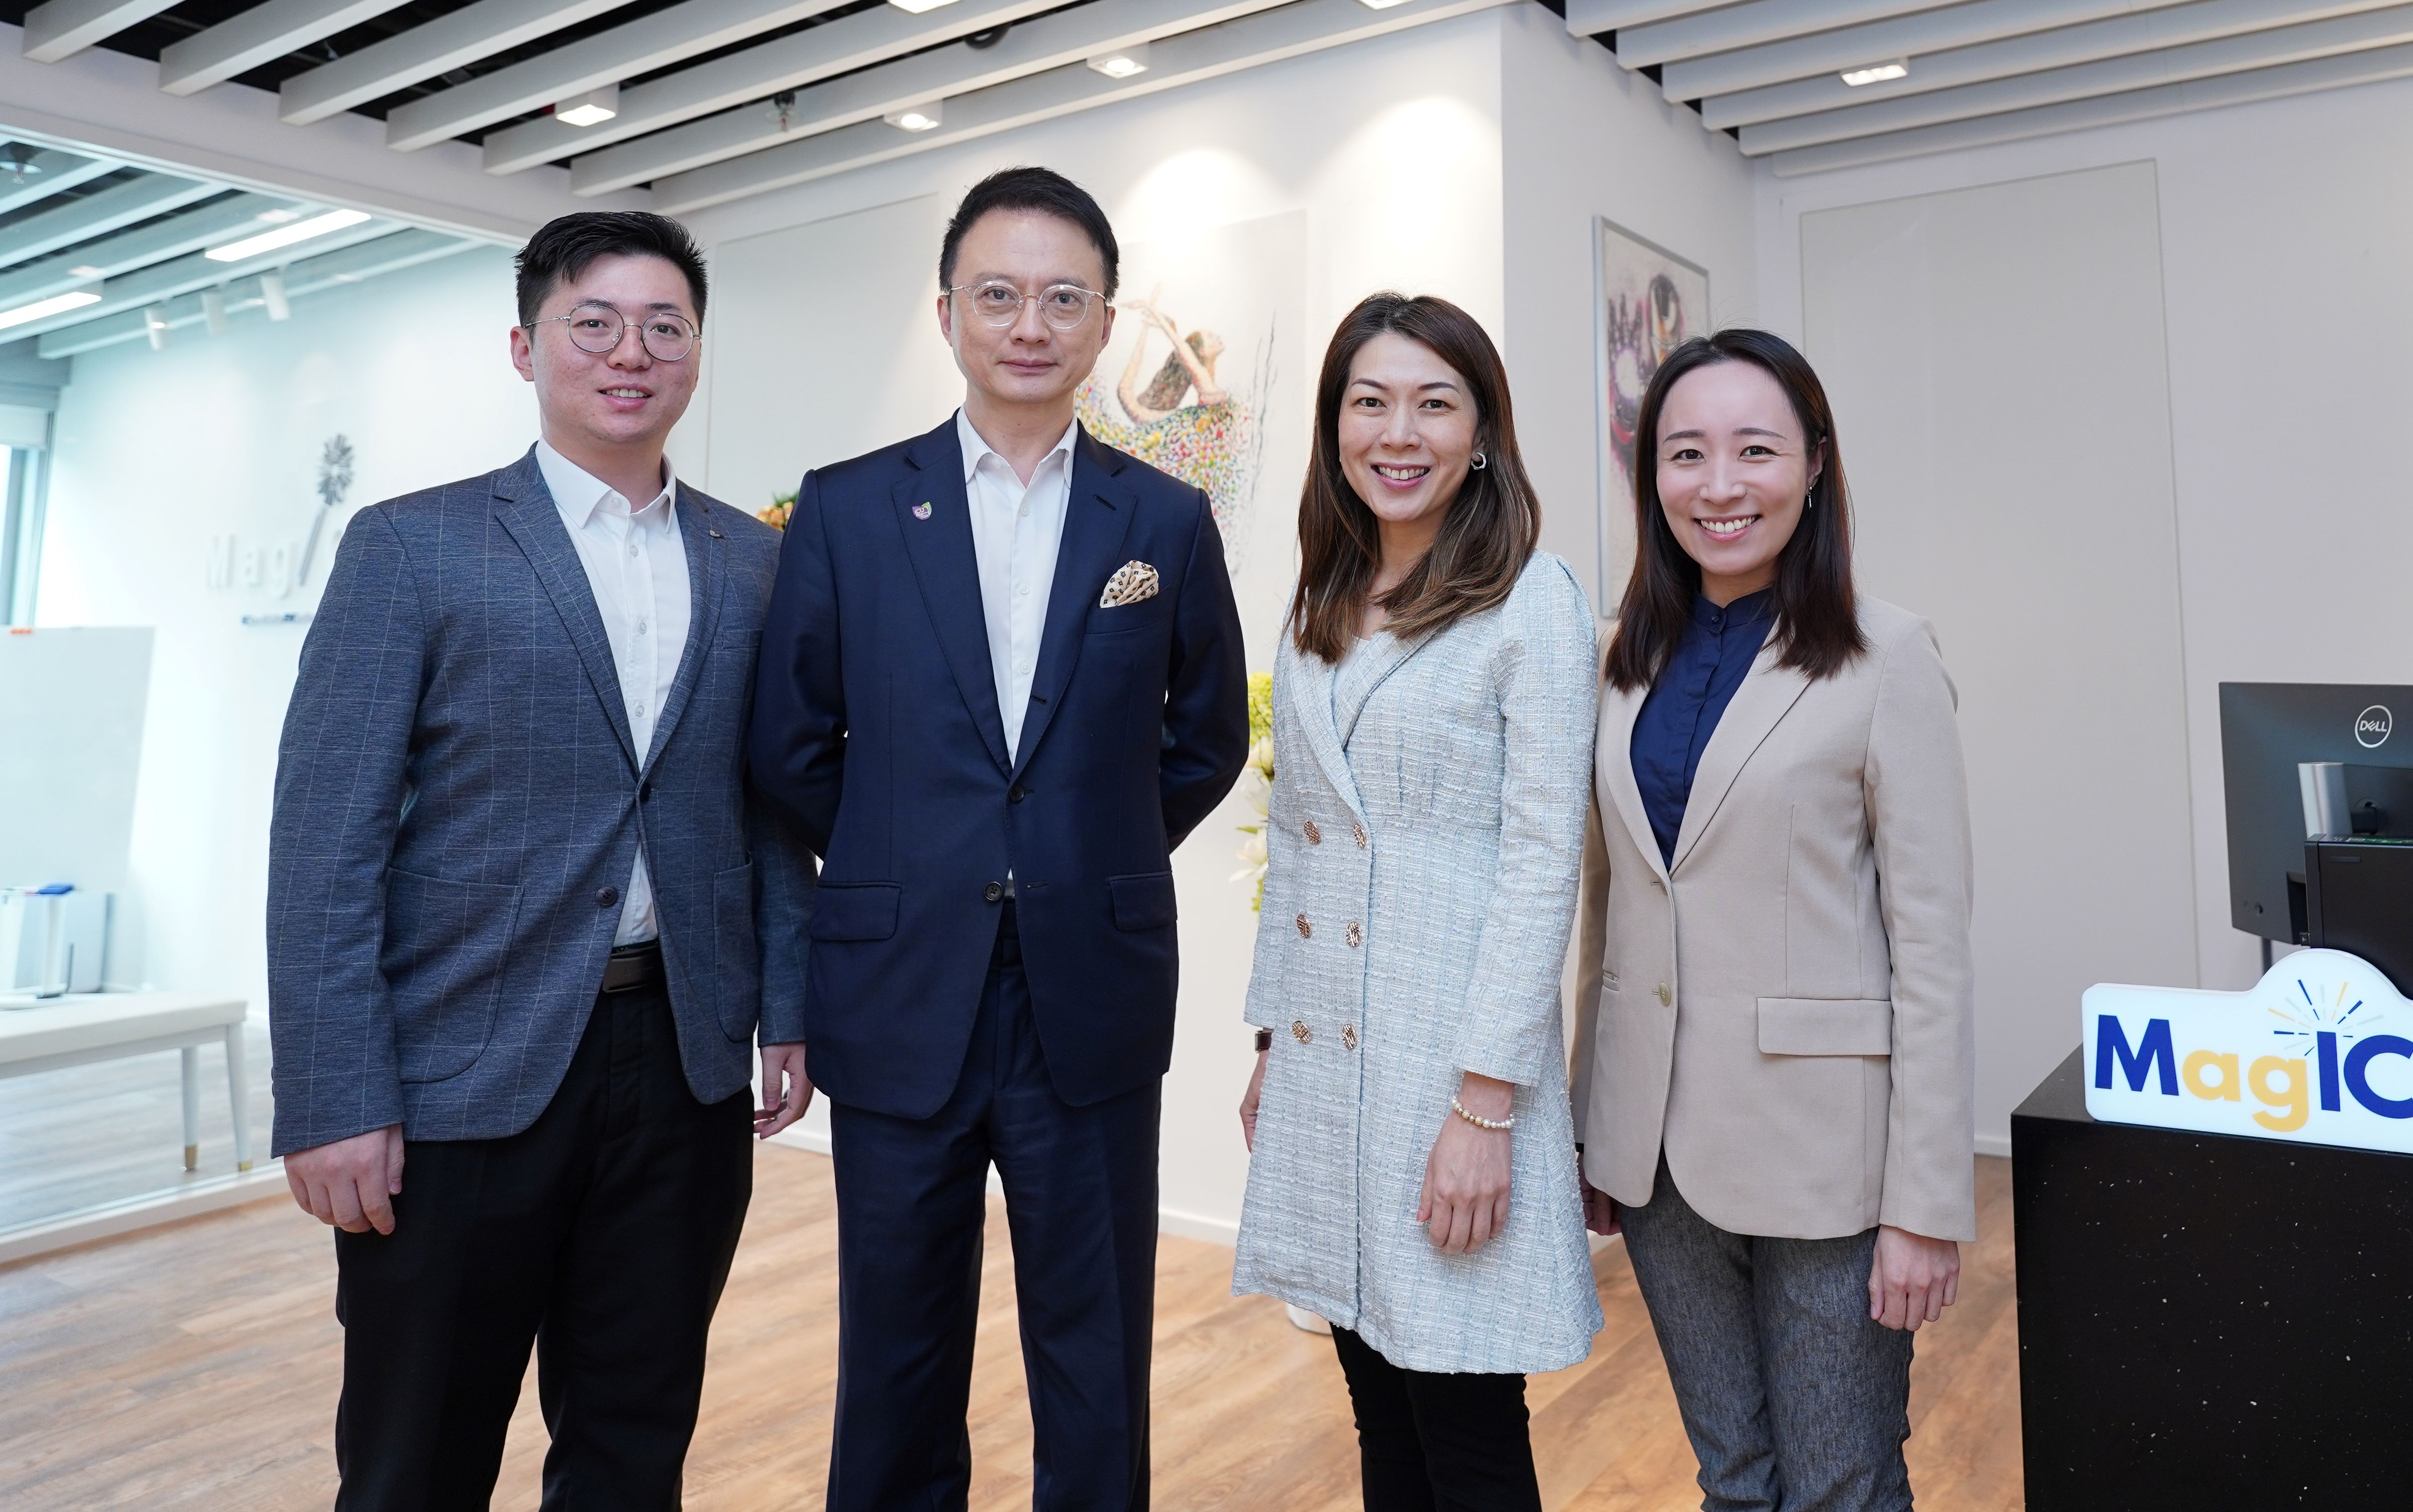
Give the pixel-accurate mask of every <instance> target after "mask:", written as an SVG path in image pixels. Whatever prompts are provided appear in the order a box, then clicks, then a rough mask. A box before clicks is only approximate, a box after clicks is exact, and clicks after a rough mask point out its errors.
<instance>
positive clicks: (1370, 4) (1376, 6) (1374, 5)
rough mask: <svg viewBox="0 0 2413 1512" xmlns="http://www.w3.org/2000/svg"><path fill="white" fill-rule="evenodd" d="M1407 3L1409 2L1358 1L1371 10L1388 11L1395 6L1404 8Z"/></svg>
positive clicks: (1403, 0) (1385, 0) (1404, 0)
mask: <svg viewBox="0 0 2413 1512" xmlns="http://www.w3.org/2000/svg"><path fill="white" fill-rule="evenodd" d="M1407 3H1408V0H1358V4H1360V5H1362V6H1364V7H1366V8H1367V9H1369V10H1388V9H1390V8H1391V7H1393V6H1403V5H1406V4H1407Z"/></svg>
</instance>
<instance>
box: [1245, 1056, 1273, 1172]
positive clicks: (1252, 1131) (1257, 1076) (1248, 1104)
mask: <svg viewBox="0 0 2413 1512" xmlns="http://www.w3.org/2000/svg"><path fill="white" fill-rule="evenodd" d="M1266 1054H1267V1052H1266V1051H1264V1050H1259V1051H1258V1052H1257V1069H1255V1070H1254V1071H1251V1072H1250V1073H1249V1090H1247V1091H1245V1092H1242V1093H1241V1094H1240V1137H1241V1139H1243V1140H1245V1141H1246V1142H1247V1144H1248V1147H1249V1152H1250V1153H1251V1154H1254V1153H1256V1149H1257V1098H1258V1097H1259V1096H1260V1095H1261V1094H1263V1093H1264V1091H1265V1090H1266Z"/></svg>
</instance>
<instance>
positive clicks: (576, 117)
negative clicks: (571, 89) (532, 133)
mask: <svg viewBox="0 0 2413 1512" xmlns="http://www.w3.org/2000/svg"><path fill="white" fill-rule="evenodd" d="M619 113H620V86H619V85H618V84H605V85H603V86H601V87H600V88H598V89H590V90H588V91H587V92H586V93H585V94H584V95H572V96H570V98H568V99H564V100H555V101H554V103H553V118H554V119H555V120H556V121H558V122H560V123H561V124H562V125H563V126H600V125H602V124H603V123H604V122H606V121H609V120H610V119H612V117H614V116H615V115H617V114H619Z"/></svg>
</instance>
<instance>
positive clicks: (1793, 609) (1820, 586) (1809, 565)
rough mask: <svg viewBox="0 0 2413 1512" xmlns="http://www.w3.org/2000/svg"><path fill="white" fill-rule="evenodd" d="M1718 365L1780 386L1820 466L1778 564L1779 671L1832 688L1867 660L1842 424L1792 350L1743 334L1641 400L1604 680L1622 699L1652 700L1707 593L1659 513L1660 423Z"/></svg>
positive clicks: (1685, 349)
mask: <svg viewBox="0 0 2413 1512" xmlns="http://www.w3.org/2000/svg"><path fill="white" fill-rule="evenodd" d="M1719 363H1751V364H1752V365H1753V366H1754V367H1756V368H1758V369H1760V370H1761V371H1762V372H1764V373H1766V374H1768V376H1769V377H1770V378H1774V379H1776V383H1777V387H1779V388H1781V389H1783V390H1784V396H1785V398H1786V399H1788V400H1789V401H1791V403H1792V405H1793V417H1794V419H1795V420H1797V421H1798V422H1800V425H1801V434H1802V437H1803V438H1804V439H1805V440H1806V442H1807V443H1808V447H1809V454H1810V459H1811V461H1813V462H1823V463H1824V466H1822V467H1819V469H1818V479H1817V482H1814V483H1813V484H1812V485H1811V488H1810V503H1809V507H1808V508H1807V509H1805V510H1804V511H1802V513H1801V520H1800V523H1799V524H1798V525H1797V526H1794V529H1793V536H1792V539H1790V540H1788V541H1785V543H1784V550H1783V551H1782V552H1780V553H1778V554H1777V557H1776V583H1775V595H1776V596H1775V599H1774V601H1773V603H1772V606H1771V607H1772V609H1773V612H1774V615H1775V623H1774V624H1773V625H1771V626H1770V627H1769V640H1770V642H1771V643H1772V644H1774V645H1777V646H1779V647H1780V648H1781V649H1782V655H1780V656H1779V657H1778V659H1777V665H1778V666H1781V667H1789V668H1792V669H1794V670H1796V671H1799V672H1800V673H1803V674H1806V675H1808V676H1809V677H1810V678H1811V679H1812V680H1813V681H1815V680H1816V679H1818V678H1820V677H1827V676H1831V675H1833V674H1836V673H1838V672H1841V671H1843V668H1844V667H1845V666H1847V665H1849V664H1850V662H1851V660H1852V659H1853V658H1855V657H1857V656H1858V655H1859V654H1860V653H1861V652H1863V651H1865V650H1867V649H1868V639H1867V637H1865V636H1863V635H1862V634H1861V633H1860V620H1859V611H1858V605H1857V603H1856V602H1855V600H1854V597H1853V592H1852V506H1851V494H1850V491H1849V490H1848V489H1846V488H1845V487H1844V485H1843V454H1842V452H1839V451H1837V450H1836V446H1835V413H1834V411H1833V410H1832V409H1831V408H1828V404H1827V390H1826V387H1825V386H1824V385H1823V384H1821V383H1820V382H1819V381H1818V375H1817V374H1816V373H1814V372H1813V371H1811V368H1810V363H1809V362H1808V360H1807V359H1805V358H1804V357H1803V356H1802V355H1801V354H1800V353H1799V352H1798V351H1796V350H1794V349H1793V344H1792V343H1791V342H1788V341H1786V340H1785V339H1784V337H1782V336H1779V335H1774V334H1770V333H1769V332H1766V331H1753V330H1748V329H1744V328H1736V329H1733V330H1728V331H1721V332H1718V333H1717V334H1714V335H1708V336H1695V337H1694V338H1692V339H1691V340H1690V341H1687V342H1685V343H1684V344H1683V345H1682V346H1680V347H1678V348H1676V349H1675V350H1674V351H1672V352H1670V353H1668V354H1667V360H1666V361H1665V362H1663V363H1660V364H1659V370H1658V371H1657V372H1656V373H1653V374H1651V383H1650V386H1649V387H1647V388H1646V389H1644V390H1643V393H1642V408H1641V413H1640V414H1639V415H1637V416H1636V421H1635V426H1634V533H1635V550H1634V575H1633V576H1632V577H1630V578H1628V579H1627V580H1626V584H1625V598H1624V600H1622V601H1621V603H1620V605H1619V606H1618V612H1617V633H1616V636H1615V637H1614V638H1613V639H1612V640H1611V641H1610V642H1609V645H1608V657H1607V665H1606V669H1605V670H1606V675H1607V677H1608V680H1609V682H1610V683H1611V684H1612V685H1613V686H1615V687H1616V688H1618V689H1621V690H1622V691H1629V692H1630V691H1632V690H1633V689H1637V688H1648V687H1650V686H1651V684H1653V683H1655V682H1657V681H1658V680H1659V674H1660V673H1662V672H1664V671H1665V670H1666V666H1667V659H1668V658H1669V657H1671V656H1673V655H1675V652H1676V644H1677V642H1678V641H1680V639H1682V637H1683V634H1684V627H1685V625H1686V624H1687V623H1689V622H1690V620H1691V618H1692V614H1693V597H1694V595H1695V594H1697V593H1699V592H1700V591H1701V566H1700V564H1699V563H1698V562H1695V560H1693V558H1692V557H1691V556H1687V555H1686V554H1685V552H1684V548H1683V546H1682V545H1681V544H1680V543H1679V542H1678V541H1677V540H1676V532H1675V530H1674V528H1673V527H1672V526H1669V525H1668V524H1667V513H1666V511H1665V509H1663V508H1661V506H1660V502H1659V415H1660V412H1661V411H1662V410H1664V409H1665V408H1666V405H1667V394H1668V391H1670V390H1672V389H1673V388H1675V386H1676V384H1677V381H1678V380H1679V379H1680V378H1683V377H1684V375H1685V374H1687V373H1692V372H1695V371H1697V370H1698V369H1701V368H1704V367H1714V366H1716V365H1717V364H1719Z"/></svg>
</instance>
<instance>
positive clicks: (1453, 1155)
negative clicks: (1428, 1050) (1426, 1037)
mask: <svg viewBox="0 0 2413 1512" xmlns="http://www.w3.org/2000/svg"><path fill="white" fill-rule="evenodd" d="M1516 1095H1517V1089H1516V1086H1515V1084H1513V1083H1510V1082H1504V1081H1495V1080H1493V1079H1492V1078H1491V1077H1489V1076H1478V1075H1475V1074H1474V1073H1473V1072H1472V1071H1470V1072H1468V1073H1466V1075H1465V1077H1464V1079H1463V1081H1462V1082H1461V1083H1460V1085H1459V1087H1458V1102H1459V1103H1461V1104H1464V1105H1465V1107H1466V1110H1467V1111H1468V1112H1469V1113H1472V1114H1474V1115H1475V1116H1476V1117H1478V1118H1485V1119H1505V1118H1507V1117H1508V1116H1509V1113H1510V1112H1511V1110H1512V1109H1513V1108H1514V1106H1515V1098H1516ZM1514 1137H1515V1135H1514V1134H1511V1133H1510V1132H1509V1131H1508V1130H1505V1129H1478V1128H1476V1127H1475V1126H1474V1125H1473V1124H1472V1123H1469V1122H1467V1121H1466V1120H1465V1119H1461V1118H1459V1117H1458V1115H1457V1114H1456V1113H1455V1112H1453V1111H1450V1110H1449V1109H1446V1108H1444V1109H1443V1111H1442V1120H1441V1134H1440V1135H1439V1136H1438V1137H1436V1138H1435V1139H1434V1140H1433V1148H1432V1154H1431V1155H1430V1156H1429V1158H1428V1159H1427V1160H1426V1162H1425V1185H1424V1190H1423V1191H1422V1192H1420V1193H1417V1194H1416V1222H1417V1223H1424V1224H1427V1225H1428V1226H1427V1228H1426V1230H1425V1236H1426V1238H1429V1239H1431V1240H1432V1242H1433V1246H1434V1248H1436V1249H1438V1250H1440V1251H1441V1252H1442V1253H1444V1254H1471V1253H1473V1252H1475V1251H1476V1250H1480V1249H1481V1248H1483V1246H1484V1245H1486V1244H1487V1243H1488V1242H1490V1239H1491V1237H1492V1236H1493V1235H1494V1234H1497V1233H1499V1232H1500V1230H1501V1229H1502V1228H1503V1227H1505V1226H1506V1225H1507V1223H1508V1178H1509V1170H1508V1157H1509V1154H1510V1151H1511V1146H1510V1144H1509V1141H1510V1140H1511V1139H1513V1138H1514Z"/></svg>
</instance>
